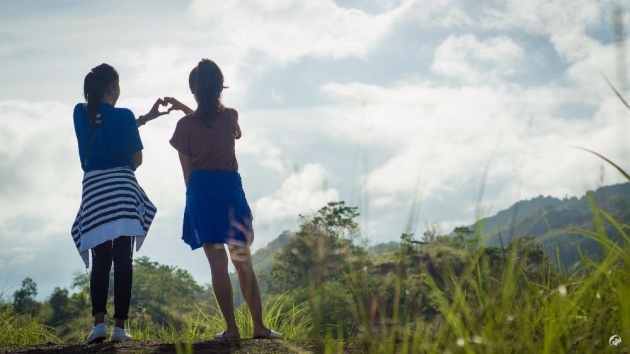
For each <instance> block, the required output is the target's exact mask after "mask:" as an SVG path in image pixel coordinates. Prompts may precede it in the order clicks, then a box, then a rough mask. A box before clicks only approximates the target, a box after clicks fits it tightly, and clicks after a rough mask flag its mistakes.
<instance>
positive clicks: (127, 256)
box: [90, 236, 133, 320]
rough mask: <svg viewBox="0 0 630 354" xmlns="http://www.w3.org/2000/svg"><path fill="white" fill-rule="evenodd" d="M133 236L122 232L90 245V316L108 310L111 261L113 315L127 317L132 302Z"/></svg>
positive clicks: (120, 318) (116, 317)
mask: <svg viewBox="0 0 630 354" xmlns="http://www.w3.org/2000/svg"><path fill="white" fill-rule="evenodd" d="M132 257H133V237H129V236H121V237H118V238H117V239H115V240H114V241H106V242H103V243H101V244H100V245H98V246H96V247H94V248H92V276H91V277H90V294H91V295H92V316H94V315H96V314H97V313H99V312H102V313H107V292H108V290H109V272H110V270H111V269H112V261H114V310H115V312H114V318H115V319H117V320H126V319H127V318H128V315H129V304H130V302H131V282H132V278H133V268H132Z"/></svg>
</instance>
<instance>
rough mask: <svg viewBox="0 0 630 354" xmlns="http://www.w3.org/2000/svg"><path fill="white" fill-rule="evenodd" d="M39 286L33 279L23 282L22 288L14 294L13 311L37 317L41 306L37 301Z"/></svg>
mask: <svg viewBox="0 0 630 354" xmlns="http://www.w3.org/2000/svg"><path fill="white" fill-rule="evenodd" d="M35 296H37V284H36V283H35V282H34V281H33V279H31V278H25V279H24V280H23V281H22V288H20V289H19V290H16V291H15V292H14V293H13V309H14V310H15V312H16V313H18V314H30V315H33V316H34V315H36V314H37V313H38V312H39V309H40V304H39V302H37V301H36V300H35Z"/></svg>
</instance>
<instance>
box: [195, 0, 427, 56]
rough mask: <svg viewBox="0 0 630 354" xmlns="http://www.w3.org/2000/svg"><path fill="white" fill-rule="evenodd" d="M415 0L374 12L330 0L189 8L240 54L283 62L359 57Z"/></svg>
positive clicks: (242, 1) (241, 0)
mask: <svg viewBox="0 0 630 354" xmlns="http://www.w3.org/2000/svg"><path fill="white" fill-rule="evenodd" d="M414 2H415V1H403V2H402V4H400V5H399V6H397V7H396V8H393V9H392V10H389V11H387V12H384V13H381V14H377V15H368V14H366V13H365V12H363V11H359V10H356V9H349V8H342V7H339V6H337V5H336V4H335V3H334V2H333V1H330V0H319V1H306V2H305V1H298V0H273V1H263V2H260V1H254V0H237V1H224V2H221V3H217V2H213V3H209V2H206V1H200V0H195V1H193V2H192V3H191V5H190V8H189V9H190V12H191V14H192V15H193V16H194V17H195V18H196V19H197V20H198V21H202V22H205V21H208V22H210V23H212V24H213V25H214V26H216V31H217V32H218V33H220V35H219V37H223V38H224V41H225V42H228V43H231V44H232V45H233V46H234V47H236V48H237V52H238V53H239V54H240V55H243V54H244V53H246V52H248V51H251V50H255V51H260V52H262V53H265V55H267V56H268V57H270V58H272V59H273V60H274V61H276V62H280V63H286V62H290V61H294V60H296V59H299V58H301V57H304V56H312V57H316V58H329V57H330V58H336V59H338V58H344V57H349V56H352V57H355V56H356V57H364V56H365V55H366V54H368V53H369V52H371V51H373V50H374V49H375V48H376V44H377V43H378V41H379V40H380V39H381V38H382V37H383V36H384V35H385V34H386V33H387V32H388V31H389V30H390V27H391V26H392V24H394V23H395V22H396V20H397V18H399V17H400V16H401V15H403V14H404V13H405V11H406V10H407V9H409V8H410V7H411V5H412V4H413V3H414ZM226 14H230V15H229V16H226Z"/></svg>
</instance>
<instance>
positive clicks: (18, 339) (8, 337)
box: [0, 307, 58, 346]
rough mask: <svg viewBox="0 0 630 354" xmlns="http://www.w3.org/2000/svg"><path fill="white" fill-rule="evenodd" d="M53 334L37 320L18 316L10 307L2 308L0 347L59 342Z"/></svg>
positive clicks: (0, 311)
mask: <svg viewBox="0 0 630 354" xmlns="http://www.w3.org/2000/svg"><path fill="white" fill-rule="evenodd" d="M53 333H54V331H53V330H52V329H51V328H49V327H46V326H44V325H42V324H41V323H40V322H39V320H38V319H37V318H33V317H31V316H30V315H22V314H17V313H15V312H13V310H12V309H11V308H10V307H4V308H0V346H2V345H9V344H18V345H20V344H35V343H46V342H57V341H58V339H57V338H56V337H55V335H54V334H53Z"/></svg>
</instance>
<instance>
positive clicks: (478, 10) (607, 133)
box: [0, 0, 630, 301]
mask: <svg viewBox="0 0 630 354" xmlns="http://www.w3.org/2000/svg"><path fill="white" fill-rule="evenodd" d="M615 9H618V11H616V10H615ZM628 10H630V5H629V4H628V2H622V1H620V2H618V3H615V2H614V1H611V0H551V1H549V0H526V1H523V0H497V1H492V0H486V1H474V2H473V1H467V0H337V1H333V0H265V1H256V0H226V1H201V0H192V1H169V0H140V1H124V0H102V1H70V0H50V1H34V0H22V1H8V0H0V23H2V25H1V26H0V78H1V81H0V142H2V143H1V144H0V295H2V296H4V299H5V300H8V301H10V300H11V299H12V294H13V292H14V291H15V290H17V289H19V288H20V286H21V281H22V279H24V278H25V277H31V278H32V279H33V280H34V281H35V282H36V283H37V285H38V289H39V294H38V298H40V299H44V298H46V297H48V296H49V295H50V293H51V292H52V290H53V289H54V288H55V287H61V288H64V287H65V288H68V287H69V286H70V284H71V281H72V278H73V277H74V276H75V275H76V274H81V273H82V272H85V268H84V266H83V262H82V261H81V258H80V257H79V255H78V253H77V252H76V249H75V247H74V244H73V242H72V239H71V236H70V227H71V224H72V222H73V220H74V217H75V216H76V212H77V210H78V207H79V203H80V199H81V178H82V171H81V168H80V161H79V158H78V148H77V143H76V138H75V135H74V128H73V125H72V109H73V107H74V105H76V104H77V103H79V102H82V101H83V98H82V93H83V92H82V88H83V78H84V77H85V75H86V74H87V73H88V72H89V71H90V69H91V68H92V67H94V66H96V65H98V64H101V63H103V62H105V63H108V64H111V65H112V66H114V67H115V68H116V69H117V70H118V72H119V74H120V86H121V92H122V93H121V96H120V99H119V100H118V103H117V106H118V107H126V108H129V109H131V110H132V111H133V112H134V113H135V114H136V116H138V115H141V114H145V113H147V112H148V110H149V108H150V106H151V104H152V103H153V102H154V101H155V100H156V99H157V98H158V97H164V96H173V97H176V98H178V99H179V100H180V101H182V102H184V103H186V104H188V105H189V106H191V107H195V101H194V98H193V97H192V96H191V94H190V92H189V90H188V83H187V78H188V73H189V72H190V70H191V69H192V68H193V67H194V66H195V65H196V64H197V62H198V61H199V60H200V59H201V58H210V59H212V60H214V61H215V62H216V63H217V64H218V65H219V66H220V67H221V69H222V71H223V73H224V76H225V84H226V86H228V87H229V88H228V89H226V90H224V91H223V102H224V104H225V105H226V106H229V107H234V108H235V109H237V110H238V112H239V121H240V125H241V128H242V131H243V137H242V138H241V139H240V140H238V141H237V145H236V152H237V158H238V161H239V171H240V173H241V175H242V178H243V184H244V189H245V193H246V195H247V198H248V200H249V202H250V205H251V207H252V210H253V213H254V228H255V232H256V234H255V241H254V243H253V245H252V248H253V250H254V251H255V250H256V249H259V248H260V247H263V246H264V245H266V244H267V243H268V242H270V241H271V240H273V239H274V238H275V237H277V236H278V235H279V234H280V233H281V232H282V231H284V230H297V228H298V225H299V219H298V216H299V215H300V214H302V215H312V214H313V213H314V212H315V211H316V210H318V209H319V208H321V207H322V206H324V205H325V204H326V203H327V202H330V201H339V200H343V201H345V202H346V204H347V205H350V206H356V207H358V208H359V212H360V213H361V215H360V216H359V217H358V218H357V221H358V222H359V224H360V226H361V230H362V236H361V237H362V241H364V242H366V243H369V244H375V243H379V242H388V241H397V240H399V238H400V235H401V233H403V232H410V233H414V234H415V235H416V237H417V238H419V237H421V235H422V234H423V232H425V231H426V229H427V227H428V225H432V224H435V225H438V227H439V229H440V230H441V231H442V232H443V233H449V232H450V231H452V229H453V228H454V227H456V226H460V225H471V224H472V223H474V222H475V220H476V219H477V218H479V217H483V216H490V215H493V214H495V213H496V212H498V211H499V210H502V209H505V208H507V207H509V206H510V205H512V204H513V203H515V202H517V201H518V200H522V199H529V198H534V197H537V196H539V195H544V196H553V197H558V198H564V197H567V196H568V197H571V196H579V195H582V194H583V193H584V192H585V191H587V190H590V189H594V188H597V187H598V186H602V185H610V184H615V183H620V182H623V178H622V176H620V175H619V173H618V172H616V171H615V170H614V169H612V168H610V167H609V166H607V165H606V164H604V163H603V162H602V161H601V160H600V159H598V158H596V157H595V156H593V155H591V154H589V153H587V152H584V151H583V150H580V149H576V148H575V146H579V147H583V148H588V149H591V150H594V151H597V152H598V153H601V154H603V155H605V156H606V157H608V158H610V159H611V160H613V161H616V162H617V163H618V164H619V165H620V166H621V167H624V168H626V169H630V162H629V159H628V157H629V154H628V145H629V144H628V142H627V132H628V128H629V127H630V123H629V122H630V121H629V119H630V114H629V113H630V111H629V110H628V109H627V108H625V107H624V106H623V104H622V103H621V101H620V100H619V99H618V98H617V97H616V96H615V94H614V92H613V91H612V90H611V89H610V88H609V87H608V85H607V84H606V81H605V79H604V77H606V78H608V79H609V80H610V82H611V83H612V84H613V85H615V86H616V87H617V88H618V89H619V91H620V92H621V93H622V94H624V95H625V96H626V97H628V95H626V94H627V93H628V84H627V76H628V75H627V69H626V66H627V64H628V53H627V48H628V46H627V41H626V34H627V29H626V28H627V27H622V26H621V25H625V26H630V11H628ZM615 14H616V15H615ZM615 19H616V20H615ZM616 25H617V27H615V26H616ZM615 28H617V29H618V30H617V31H615ZM181 117H182V114H178V113H172V114H170V115H168V116H162V117H160V118H158V119H157V120H155V121H151V122H149V123H148V124H147V125H146V126H143V127H142V128H141V129H140V133H141V137H142V140H143V143H144V147H145V149H144V152H143V153H144V163H143V165H142V166H141V167H140V168H139V169H138V171H137V178H138V180H139V182H140V184H141V186H142V187H143V188H144V190H145V191H146V193H147V194H148V196H149V198H150V199H151V200H152V201H153V202H154V204H155V205H156V206H157V208H158V213H157V216H156V219H155V221H154V223H153V225H152V227H151V230H150V231H149V235H148V237H147V239H146V241H145V243H144V245H143V246H142V248H141V249H140V251H139V252H137V253H136V255H135V256H136V257H139V256H148V257H149V258H151V259H152V260H154V261H157V262H160V263H163V264H168V265H173V266H177V267H179V268H181V269H185V270H187V271H189V272H190V273H191V274H192V275H193V276H194V277H195V279H196V280H197V281H198V282H199V283H201V284H206V283H210V272H209V266H208V264H207V261H206V259H205V256H204V254H203V252H202V251H201V250H197V251H191V250H190V248H189V247H188V246H187V245H186V244H184V243H183V242H182V241H181V240H180V238H181V223H182V215H183V209H184V202H185V187H184V182H183V178H182V173H181V168H180V165H179V161H178V158H177V152H176V151H175V150H174V149H173V148H172V147H171V146H170V144H169V143H168V141H169V139H170V137H171V136H172V133H173V131H174V128H175V125H176V123H177V121H178V119H180V118H181Z"/></svg>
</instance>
